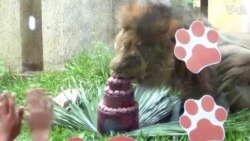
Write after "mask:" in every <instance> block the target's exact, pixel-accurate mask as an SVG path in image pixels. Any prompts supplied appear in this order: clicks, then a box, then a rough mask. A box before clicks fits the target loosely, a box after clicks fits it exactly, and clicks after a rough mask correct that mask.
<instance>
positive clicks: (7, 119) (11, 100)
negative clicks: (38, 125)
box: [0, 92, 24, 141]
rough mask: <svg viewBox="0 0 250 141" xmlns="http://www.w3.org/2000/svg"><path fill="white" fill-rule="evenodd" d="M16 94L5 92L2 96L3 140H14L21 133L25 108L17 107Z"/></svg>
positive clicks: (0, 128) (0, 126)
mask: <svg viewBox="0 0 250 141" xmlns="http://www.w3.org/2000/svg"><path fill="white" fill-rule="evenodd" d="M15 102H16V101H15V96H11V95H10V94H9V93H8V92H4V93H2V94H1V96H0V138H1V141H13V140H14V139H15V138H16V137H17V135H18V134H19V133H20V130H21V126H22V118H23V111H24V110H23V108H18V109H17V111H16V109H15Z"/></svg>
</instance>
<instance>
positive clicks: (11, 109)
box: [9, 95, 16, 116]
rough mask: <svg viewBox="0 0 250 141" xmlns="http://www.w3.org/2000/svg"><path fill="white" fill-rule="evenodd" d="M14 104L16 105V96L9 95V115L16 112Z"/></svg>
mask: <svg viewBox="0 0 250 141" xmlns="http://www.w3.org/2000/svg"><path fill="white" fill-rule="evenodd" d="M15 105H16V96H15V95H14V96H11V95H9V115H10V116H14V115H15V114H16V110H15Z"/></svg>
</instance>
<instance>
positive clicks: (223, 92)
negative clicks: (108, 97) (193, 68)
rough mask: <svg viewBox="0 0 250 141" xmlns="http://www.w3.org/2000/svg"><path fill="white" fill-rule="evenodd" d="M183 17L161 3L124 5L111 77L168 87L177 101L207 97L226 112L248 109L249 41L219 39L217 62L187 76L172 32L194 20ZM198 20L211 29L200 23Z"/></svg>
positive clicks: (249, 97)
mask: <svg viewBox="0 0 250 141" xmlns="http://www.w3.org/2000/svg"><path fill="white" fill-rule="evenodd" d="M188 15H189V14H187V11H181V10H178V9H175V8H172V7H170V6H167V5H164V4H161V3H144V4H140V3H129V4H125V5H124V6H123V7H122V8H121V10H120V12H119V16H118V27H119V32H118V34H117V36H116V37H115V45H114V46H115V56H114V58H113V59H112V61H111V64H110V67H111V71H112V73H115V74H118V75H120V76H123V77H128V78H131V79H133V80H134V81H135V82H136V83H138V84H139V85H143V86H145V87H149V88H154V87H159V86H161V85H165V86H168V87H170V88H171V89H172V90H173V91H176V92H180V97H181V99H183V100H185V99H188V98H194V99H198V98H201V97H202V96H203V95H205V94H209V95H212V96H213V97H215V98H216V99H217V101H218V103H219V104H220V105H222V106H224V107H226V108H230V111H232V112H233V111H238V110H242V109H244V108H249V107H250V42H249V41H250V40H244V39H237V38H235V37H233V36H227V35H223V34H221V36H220V37H221V39H220V43H219V50H220V51H221V54H222V62H221V63H220V64H218V65H214V66H211V67H208V68H206V69H204V70H202V71H201V72H200V73H198V74H194V73H191V72H190V71H189V70H187V68H186V66H185V63H184V62H183V61H180V60H178V59H177V58H176V57H175V56H174V47H175V43H176V41H175V32H176V31H177V30H178V29H180V28H186V29H188V28H189V26H190V25H191V23H192V21H193V20H195V19H197V18H192V16H188ZM190 15H191V14H190ZM198 19H199V20H202V21H203V22H204V24H205V25H207V26H211V25H210V24H209V23H208V21H207V19H206V18H204V17H202V16H201V17H199V18H198ZM220 101H222V102H221V103H220ZM223 101H224V102H223ZM225 101H226V102H225Z"/></svg>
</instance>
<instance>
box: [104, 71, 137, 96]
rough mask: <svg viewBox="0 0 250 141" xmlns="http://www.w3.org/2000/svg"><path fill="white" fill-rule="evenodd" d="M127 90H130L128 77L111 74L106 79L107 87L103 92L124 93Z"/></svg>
mask: <svg viewBox="0 0 250 141" xmlns="http://www.w3.org/2000/svg"><path fill="white" fill-rule="evenodd" d="M129 91H132V85H131V83H130V79H127V78H124V77H120V76H117V75H114V76H111V77H110V78H109V79H108V81H107V87H106V88H105V92H107V93H109V94H122V95H125V94H126V93H128V92H129Z"/></svg>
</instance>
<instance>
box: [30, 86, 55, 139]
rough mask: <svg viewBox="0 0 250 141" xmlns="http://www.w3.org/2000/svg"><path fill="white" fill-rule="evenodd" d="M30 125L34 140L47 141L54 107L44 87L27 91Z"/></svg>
mask: <svg viewBox="0 0 250 141" xmlns="http://www.w3.org/2000/svg"><path fill="white" fill-rule="evenodd" d="M27 102H28V103H27V105H28V112H29V121H28V122H29V127H30V130H31V133H32V138H33V141H47V140H48V138H49V132H50V129H51V125H52V120H53V109H52V104H51V102H50V101H49V99H48V98H47V97H46V96H45V95H44V91H43V90H42V89H31V90H29V91H28V92H27Z"/></svg>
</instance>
